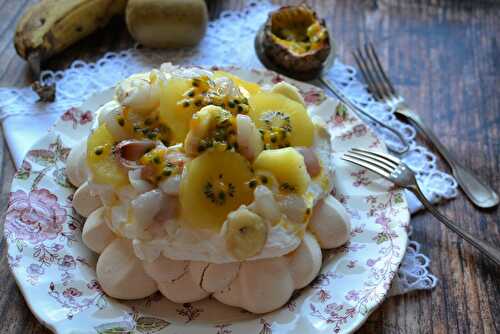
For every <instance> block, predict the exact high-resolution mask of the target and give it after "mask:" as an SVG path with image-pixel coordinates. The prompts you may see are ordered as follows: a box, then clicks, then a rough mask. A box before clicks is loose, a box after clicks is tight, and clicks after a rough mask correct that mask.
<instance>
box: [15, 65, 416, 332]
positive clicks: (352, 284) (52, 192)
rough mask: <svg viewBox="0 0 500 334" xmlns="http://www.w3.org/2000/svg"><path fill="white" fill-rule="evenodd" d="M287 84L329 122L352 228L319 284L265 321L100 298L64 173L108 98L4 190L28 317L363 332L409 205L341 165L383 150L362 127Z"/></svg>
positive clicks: (167, 326) (188, 328)
mask: <svg viewBox="0 0 500 334" xmlns="http://www.w3.org/2000/svg"><path fill="white" fill-rule="evenodd" d="M231 71H233V72H235V73H236V74H237V75H240V76H241V77H243V78H244V79H247V80H250V81H256V82H259V83H260V84H266V83H267V84H271V83H274V82H277V81H280V80H283V78H282V77H281V76H279V75H276V74H274V73H272V72H268V71H256V70H252V71H244V70H238V69H235V68H231ZM287 80H288V79H287ZM292 82H293V83H294V84H295V85H296V86H298V87H299V88H300V90H301V92H302V94H303V95H304V97H305V100H306V102H307V104H308V105H309V107H310V108H319V110H318V112H321V113H324V115H327V116H328V117H329V119H330V121H329V123H328V126H329V129H330V130H331V133H332V135H333V136H332V144H333V148H334V155H335V157H336V158H335V166H336V171H335V173H336V183H335V189H334V195H335V197H336V198H337V199H339V200H340V201H341V202H342V203H343V205H344V206H345V208H346V209H347V211H348V212H349V214H350V215H351V217H352V225H353V229H352V233H351V240H350V242H349V243H348V244H347V245H345V246H344V247H341V248H339V249H335V250H332V251H328V252H324V264H323V268H322V270H321V274H320V275H319V276H318V277H317V278H316V280H315V281H314V282H313V283H312V284H310V286H308V287H307V288H305V289H302V290H300V291H297V292H296V293H294V295H293V296H292V299H291V300H290V301H289V302H288V304H287V305H285V306H284V307H282V308H281V309H279V310H277V311H275V312H272V313H269V314H265V315H254V314H250V313H248V312H244V311H242V310H240V309H237V308H231V307H228V306H224V305H222V304H220V303H218V302H217V301H215V300H211V299H207V300H204V301H201V302H197V303H192V304H182V305H180V304H174V303H171V302H169V301H167V300H166V299H165V298H162V297H161V295H159V294H156V295H153V296H150V297H149V298H146V299H143V300H138V301H134V302H126V303H124V302H121V301H117V300H114V299H112V298H108V297H106V296H105V295H104V294H103V292H102V291H101V290H100V288H99V284H98V283H97V281H96V275H95V271H94V268H95V263H96V256H95V254H93V253H92V252H90V251H89V250H88V249H87V248H86V247H85V246H84V245H83V243H82V241H81V229H82V226H83V223H84V220H83V219H82V218H81V217H80V216H78V214H77V213H76V212H75V211H74V210H73V209H72V207H71V196H72V195H73V192H74V188H73V187H71V186H70V185H69V184H68V182H67V180H66V177H65V169H64V167H65V159H66V157H67V155H68V152H69V150H70V149H69V148H70V147H71V146H72V145H74V144H75V143H76V142H77V141H78V140H80V139H81V138H83V137H85V136H87V134H88V133H89V130H90V127H91V124H92V119H93V111H95V110H96V109H97V107H98V106H99V105H101V104H103V103H104V102H106V101H107V100H108V99H109V98H110V96H112V95H111V94H112V93H111V92H110V91H107V92H103V93H102V94H98V95H95V96H93V97H92V98H91V99H89V101H87V102H86V103H84V105H83V106H82V107H81V108H80V109H76V108H73V109H70V110H68V111H67V112H66V113H64V114H63V115H62V116H61V118H60V119H59V120H58V121H57V122H56V124H55V125H54V127H53V129H52V130H51V131H50V132H49V133H48V134H47V135H46V136H45V137H44V138H42V139H41V140H40V141H39V142H38V143H37V144H35V145H34V146H33V148H32V150H31V151H30V152H29V153H28V154H27V156H26V158H25V161H24V163H23V165H22V168H21V170H19V172H18V173H17V174H16V176H15V178H14V180H13V182H12V189H11V191H12V192H11V194H10V200H9V204H8V209H7V213H6V216H5V238H6V239H7V242H8V257H9V264H10V267H11V270H12V272H13V274H14V277H15V278H16V281H17V283H18V285H19V287H20V289H21V291H22V293H23V295H24V297H25V299H26V301H27V303H28V305H29V307H30V308H31V310H32V311H33V313H34V315H35V316H36V317H37V318H38V319H39V320H40V321H41V322H42V323H43V324H45V325H46V326H47V327H48V328H50V329H51V330H53V331H54V332H56V333H177V334H181V333H186V334H187V333H189V334H197V333H203V334H211V333H213V334H253V333H255V334H257V333H265V334H271V333H272V334H280V333H325V334H326V333H334V332H341V333H348V332H352V331H354V330H355V329H357V328H358V327H359V326H361V324H362V323H363V322H364V321H365V320H366V318H367V317H368V316H369V314H370V313H371V312H372V311H373V310H374V309H375V308H376V307H377V306H378V305H379V304H380V303H381V302H382V301H383V300H384V298H385V296H386V294H387V291H388V289H389V286H390V282H391V280H392V278H393V276H394V274H395V273H396V271H397V268H398V266H399V264H400V262H401V260H402V257H403V255H404V251H405V249H406V244H407V241H408V235H407V227H408V223H409V219H410V217H409V212H408V208H407V204H406V201H405V199H404V196H403V193H402V192H401V191H398V190H394V189H392V188H391V185H390V184H389V183H388V182H386V181H384V180H381V179H380V178H379V177H377V176H375V175H373V174H371V173H369V172H367V171H365V170H363V169H360V168H357V167H355V166H352V165H348V164H347V163H345V162H343V161H342V160H340V159H339V157H340V156H341V154H342V152H344V151H346V150H348V149H349V148H351V147H364V148H370V149H378V150H385V147H384V145H383V144H382V143H381V142H380V140H379V139H378V138H376V137H375V136H374V135H373V133H372V132H371V131H370V130H369V129H368V127H367V126H366V124H364V123H362V122H361V121H360V120H359V119H358V118H357V117H355V116H354V115H353V114H352V113H351V112H350V111H347V113H345V114H343V113H342V112H340V111H341V108H337V101H336V100H334V99H331V98H329V97H326V96H325V94H324V93H323V91H321V90H319V89H318V88H316V87H314V86H311V85H307V84H303V83H299V82H295V81H292Z"/></svg>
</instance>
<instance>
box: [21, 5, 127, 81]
mask: <svg viewBox="0 0 500 334" xmlns="http://www.w3.org/2000/svg"><path fill="white" fill-rule="evenodd" d="M126 4H127V0H41V1H40V2H38V3H36V4H34V5H33V6H31V7H30V8H28V10H27V11H26V13H24V15H23V17H22V18H21V19H20V20H19V22H18V24H17V27H16V34H15V36H14V45H15V48H16V51H17V53H18V54H19V55H20V56H21V57H22V58H24V59H26V60H28V62H29V64H30V67H31V69H32V70H33V71H34V72H35V74H36V75H38V74H39V72H40V62H41V61H43V60H45V59H47V58H49V57H51V56H52V55H54V54H56V53H58V52H61V51H63V50H64V49H66V48H67V47H69V46H70V45H72V44H73V43H75V42H76V41H78V40H80V39H82V38H83V37H85V36H87V35H89V34H91V33H92V32H94V31H95V30H97V29H99V28H101V27H103V26H105V25H106V24H107V23H108V22H109V20H110V19H111V17H113V16H114V15H118V14H120V15H123V14H124V12H125V6H126Z"/></svg>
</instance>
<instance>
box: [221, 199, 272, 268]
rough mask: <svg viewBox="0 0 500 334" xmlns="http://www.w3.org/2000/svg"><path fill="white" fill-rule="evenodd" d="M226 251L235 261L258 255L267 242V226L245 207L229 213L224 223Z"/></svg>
mask: <svg viewBox="0 0 500 334" xmlns="http://www.w3.org/2000/svg"><path fill="white" fill-rule="evenodd" d="M224 225H225V226H224V227H223V233H224V237H225V241H226V249H227V250H228V252H229V253H230V254H231V255H232V256H233V257H234V258H235V259H237V260H240V261H242V260H245V259H248V258H250V257H252V256H255V255H257V254H259V252H260V251H261V250H262V248H264V245H265V244H266V240H267V225H266V223H265V222H264V221H263V220H262V218H261V217H260V216H258V215H256V214H255V213H253V212H252V211H250V210H248V209H247V208H245V207H243V206H242V207H240V208H239V209H238V210H236V211H233V212H231V213H230V214H229V215H228V216H227V220H226V222H225V223H224Z"/></svg>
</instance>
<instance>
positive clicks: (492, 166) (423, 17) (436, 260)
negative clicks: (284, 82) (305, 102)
mask: <svg viewBox="0 0 500 334" xmlns="http://www.w3.org/2000/svg"><path fill="white" fill-rule="evenodd" d="M31 2H34V1H30V0H0V18H1V19H0V86H22V85H26V84H29V83H30V82H31V80H32V79H31V77H30V73H29V70H28V67H27V66H26V64H25V63H24V61H23V60H22V59H21V58H19V57H18V56H17V55H16V53H15V50H14V48H13V46H12V36H13V32H14V28H15V24H16V21H17V19H18V18H19V16H20V14H21V13H22V12H23V10H24V9H25V8H26V7H27V5H28V4H29V3H31ZM210 2H211V6H210V7H211V9H210V11H211V14H212V16H216V15H217V13H219V12H220V11H222V10H226V9H238V8H242V7H243V4H244V2H245V1H243V0H231V1H222V0H217V1H210ZM277 2H281V3H285V2H287V3H290V2H294V3H299V2H301V1H300V0H299V1H277ZM308 3H310V4H311V5H313V7H315V8H316V9H317V10H319V12H320V13H321V15H322V16H325V17H326V21H327V23H328V24H329V26H330V27H331V29H332V31H333V36H334V37H335V38H336V40H337V45H338V53H339V56H340V58H341V59H342V60H343V61H344V62H346V63H350V64H353V63H354V62H353V58H352V56H351V51H352V50H353V49H354V48H356V47H357V46H358V45H360V43H363V42H366V41H368V40H372V41H373V42H374V43H375V44H376V46H377V49H378V50H379V51H380V53H381V55H382V58H383V60H384V64H385V65H386V67H388V68H389V73H390V77H391V78H393V79H394V83H395V85H396V87H397V88H398V89H399V90H400V91H401V93H403V95H404V96H405V97H406V98H407V99H408V101H409V103H410V105H411V106H413V107H414V108H415V109H416V110H417V111H418V112H419V113H420V115H421V116H422V117H423V119H424V120H425V122H426V123H427V124H428V125H430V126H431V127H432V128H433V129H434V131H435V132H436V133H437V134H438V136H439V137H440V138H442V140H443V142H444V143H445V145H446V146H447V147H449V148H451V149H452V151H453V152H454V153H455V154H456V155H457V156H459V157H460V158H461V161H462V162H463V164H465V165H466V166H468V167H471V168H472V169H473V170H474V171H475V172H476V173H477V174H478V175H480V176H481V177H482V179H483V180H485V181H486V182H488V183H489V184H490V185H492V186H493V188H495V189H497V190H499V189H500V173H499V171H500V160H499V159H500V157H499V156H500V20H499V17H500V3H499V2H498V1H497V2H495V1H475V0H468V1H465V0H464V1H451V0H432V1H430V0H420V1H417V0H413V1H411V0H407V1H397V0H385V1H376V0H373V1H368V0H365V1H352V0H338V1H329V0H324V1H319V0H318V1H308ZM132 45H133V41H132V39H131V38H130V36H129V35H128V33H127V32H126V30H125V26H124V23H123V21H121V20H119V19H118V20H115V21H113V22H112V24H111V26H110V27H108V28H106V30H105V31H102V32H101V33H97V34H94V35H93V36H90V37H88V38H87V39H85V40H84V41H83V42H81V43H79V44H78V45H76V46H74V47H72V48H71V49H69V50H67V51H66V52H64V53H63V54H61V55H59V56H57V57H55V58H53V60H51V61H50V62H48V64H47V65H46V68H50V69H64V68H66V67H67V66H68V65H69V64H70V63H71V62H72V61H73V60H75V59H77V58H79V59H84V60H89V61H92V60H95V59H97V58H99V57H100V56H101V55H102V54H103V53H104V52H106V51H109V50H120V49H123V48H127V47H130V46H132ZM0 157H1V159H2V160H1V164H2V168H1V171H0V181H1V184H2V193H1V209H2V212H3V210H5V207H6V204H7V198H8V193H9V188H10V182H11V178H12V175H13V173H14V167H13V164H12V160H11V158H10V156H9V153H8V150H7V147H6V146H5V143H3V142H2V143H1V144H0ZM441 209H442V210H443V211H444V212H445V213H446V214H447V215H448V216H449V217H453V218H454V219H455V220H456V221H457V222H459V223H460V225H461V226H462V227H464V228H465V229H466V230H468V231H470V232H471V233H475V234H478V235H481V236H482V237H483V238H484V239H485V240H487V241H489V242H491V243H493V244H496V245H499V244H500V233H499V232H500V231H499V228H500V223H499V220H500V219H499V218H500V217H499V211H498V208H497V209H494V210H477V209H475V208H474V207H473V206H472V205H471V203H470V202H469V201H468V200H467V199H466V198H465V197H464V195H463V194H462V193H460V194H459V195H458V197H457V198H456V199H455V200H453V201H451V202H449V203H447V204H444V205H442V206H441ZM2 224H3V222H2ZM412 226H413V231H414V233H413V238H414V239H415V240H417V241H419V242H420V243H421V244H422V246H423V251H424V253H425V254H427V255H428V256H429V257H430V258H431V259H432V262H431V265H430V268H431V271H432V273H433V274H435V275H436V276H437V277H439V278H440V282H439V284H438V285H437V287H436V288H435V289H434V290H433V291H424V292H416V293H411V294H407V295H403V296H399V297H393V298H389V299H388V300H387V301H386V302H385V303H384V304H383V305H382V307H380V308H379V309H378V310H377V311H376V312H375V313H373V314H372V315H371V317H370V318H369V320H368V321H367V323H366V324H365V325H364V326H363V328H362V329H361V330H360V332H361V333H499V332H500V306H499V305H500V303H499V302H498V301H499V300H500V278H499V277H500V268H499V267H496V266H495V265H494V264H493V263H491V262H489V261H488V260H486V259H485V258H484V257H482V256H480V255H479V254H478V252H477V251H476V250H475V249H473V248H472V247H471V246H469V245H468V244H467V243H465V242H463V241H462V240H461V239H459V238H457V236H456V235H455V234H454V233H452V232H450V231H449V230H448V229H446V228H445V227H443V226H442V225H440V224H439V223H438V222H437V221H436V220H435V219H434V218H433V217H432V216H431V215H430V214H428V213H419V214H417V215H416V216H415V217H414V218H413V220H412ZM0 247H1V249H2V252H3V254H5V248H6V247H5V242H4V241H3V240H2V241H1V243H0ZM0 282H1V284H0V330H1V332H2V333H19V334H21V333H22V334H26V333H37V334H38V333H48V331H47V330H46V329H44V328H43V326H42V325H41V324H40V323H39V322H38V321H37V320H36V319H35V318H34V317H33V315H32V314H31V312H30V311H29V309H28V307H27V306H26V304H25V302H24V300H23V297H22V295H21V294H20V292H19V289H18V288H17V286H16V284H15V282H14V279H13V277H12V276H11V274H10V272H9V270H8V266H7V259H6V256H5V255H4V256H3V257H2V258H1V262H0Z"/></svg>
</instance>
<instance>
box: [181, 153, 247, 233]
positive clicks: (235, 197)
mask: <svg viewBox="0 0 500 334" xmlns="http://www.w3.org/2000/svg"><path fill="white" fill-rule="evenodd" d="M185 168H186V170H185V172H184V173H185V174H184V175H183V178H182V181H181V186H180V194H179V198H180V202H181V214H182V216H183V217H184V218H186V221H187V223H188V224H189V226H190V227H194V228H203V229H212V230H215V231H219V230H220V228H221V226H222V224H223V223H224V221H225V220H226V218H227V215H228V213H230V212H231V211H234V210H236V209H237V208H238V207H240V205H242V204H250V203H251V202H252V201H253V189H252V188H251V187H250V186H249V182H250V180H251V179H252V177H253V173H252V172H251V169H250V164H249V163H248V161H247V160H246V159H245V158H244V157H243V156H241V155H240V154H238V153H236V152H231V151H222V152H220V151H216V150H210V151H207V152H205V153H203V154H201V155H200V156H198V157H197V158H195V159H193V160H192V161H191V162H189V163H188V164H187V166H186V167H185Z"/></svg>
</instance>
